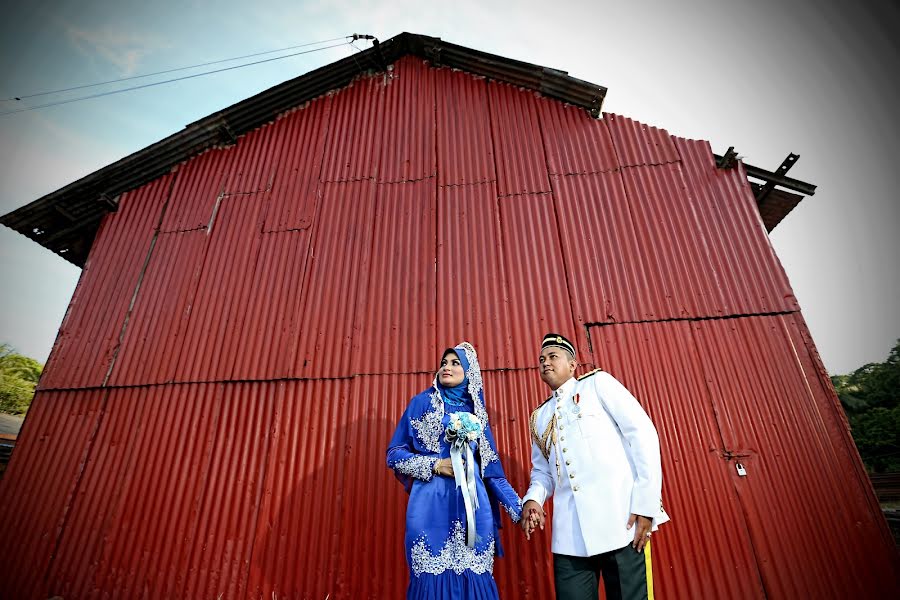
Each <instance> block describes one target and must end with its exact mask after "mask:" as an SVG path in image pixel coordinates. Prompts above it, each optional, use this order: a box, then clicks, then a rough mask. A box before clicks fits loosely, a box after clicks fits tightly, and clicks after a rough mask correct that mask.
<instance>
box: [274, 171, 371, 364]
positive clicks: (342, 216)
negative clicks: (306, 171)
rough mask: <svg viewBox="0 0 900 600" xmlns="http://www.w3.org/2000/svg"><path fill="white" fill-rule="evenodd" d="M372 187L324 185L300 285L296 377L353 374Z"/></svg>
mask: <svg viewBox="0 0 900 600" xmlns="http://www.w3.org/2000/svg"><path fill="white" fill-rule="evenodd" d="M375 188H376V184H375V182H374V181H372V180H367V181H353V182H343V183H327V184H325V185H324V187H323V195H322V200H321V208H320V210H319V211H318V216H317V217H316V224H315V226H314V232H313V241H312V247H311V249H310V257H309V265H308V266H307V275H306V277H307V279H306V282H305V283H304V286H303V287H304V300H303V312H302V314H301V316H300V330H299V335H298V341H297V344H298V346H297V359H296V362H295V364H294V368H293V371H292V373H291V374H292V376H294V377H339V376H346V375H349V374H350V373H351V352H352V349H353V336H354V333H355V331H356V319H355V315H356V314H357V310H358V306H357V301H358V298H359V286H360V282H361V281H362V276H363V274H364V273H366V272H367V271H368V269H369V263H370V261H371V245H372V241H371V240H372V221H373V218H374V215H375Z"/></svg>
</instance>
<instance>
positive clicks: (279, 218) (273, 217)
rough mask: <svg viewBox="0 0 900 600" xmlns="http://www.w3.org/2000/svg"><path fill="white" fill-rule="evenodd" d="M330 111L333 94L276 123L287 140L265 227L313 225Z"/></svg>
mask: <svg viewBox="0 0 900 600" xmlns="http://www.w3.org/2000/svg"><path fill="white" fill-rule="evenodd" d="M330 115H331V96H326V97H324V98H319V99H317V100H313V101H312V102H310V103H309V104H308V105H306V106H304V107H302V108H300V109H298V110H295V111H293V112H291V113H288V114H287V115H286V116H285V117H284V118H282V119H280V120H278V121H277V122H276V123H275V125H273V129H276V130H278V129H280V130H283V135H284V136H285V142H284V144H283V146H282V148H281V156H280V158H279V161H278V165H277V169H276V172H275V181H274V182H273V185H272V191H271V193H270V194H269V195H268V197H267V199H266V222H265V225H264V226H263V231H266V232H269V231H287V230H294V229H308V228H309V227H310V226H311V225H312V220H313V216H314V214H315V209H316V197H317V194H316V192H317V190H318V187H319V175H320V174H321V172H322V160H323V154H324V152H325V133H326V131H327V127H328V122H329V118H330Z"/></svg>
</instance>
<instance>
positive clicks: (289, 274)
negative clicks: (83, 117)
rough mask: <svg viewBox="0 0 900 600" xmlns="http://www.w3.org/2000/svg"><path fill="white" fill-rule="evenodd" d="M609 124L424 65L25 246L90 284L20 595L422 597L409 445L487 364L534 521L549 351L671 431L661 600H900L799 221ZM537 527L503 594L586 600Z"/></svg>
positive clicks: (74, 329) (512, 552) (41, 402)
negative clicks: (560, 572)
mask: <svg viewBox="0 0 900 600" xmlns="http://www.w3.org/2000/svg"><path fill="white" fill-rule="evenodd" d="M361 67H362V68H365V69H367V70H366V71H365V72H361V71H360V69H361ZM604 93H605V90H604V89H603V88H601V87H599V86H596V85H592V84H589V83H587V82H583V81H579V80H577V79H574V78H572V77H569V76H568V75H567V74H565V73H564V72H561V71H556V70H553V69H546V68H542V67H537V66H534V65H529V64H526V63H520V62H517V61H513V60H510V59H505V58H501V57H496V56H491V55H487V54H484V53H481V52H478V51H475V50H471V49H467V48H462V47H459V46H455V45H453V44H448V43H445V42H442V41H441V40H438V39H435V38H428V37H425V36H418V35H411V34H402V35H400V36H398V37H396V38H393V39H391V40H389V41H387V42H385V43H383V44H380V45H378V46H376V47H375V48H373V49H371V50H367V51H366V52H365V53H363V54H362V55H357V56H356V57H354V58H352V59H346V60H343V61H340V62H338V63H334V64H332V65H329V66H327V67H323V68H322V69H319V70H317V71H314V72H312V73H309V74H307V75H304V76H302V77H299V78H297V79H295V80H292V81H290V82H287V83H285V84H282V85H281V86H278V87H276V88H273V89H271V90H268V91H267V92H263V93H262V94H259V95H258V96H255V97H253V98H250V99H248V100H246V101H244V102H242V103H239V104H238V105H235V106H233V107H230V108H228V109H226V110H224V111H222V112H220V113H216V114H215V115H211V116H210V117H207V118H206V119H204V120H202V121H199V122H197V123H195V124H193V125H191V126H189V127H188V128H186V129H185V130H184V131H182V132H179V133H178V134H175V135H173V136H172V137H170V138H168V139H166V140H163V141H161V142H159V143H158V144H155V145H154V146H151V147H149V148H147V149H145V150H142V151H140V152H138V153H136V154H134V155H132V156H130V157H127V158H126V159H123V160H122V161H119V162H118V163H115V164H113V165H110V166H109V167H106V168H105V169H102V170H101V171H98V172H97V173H94V174H92V175H90V176H88V177H86V178H84V179H83V180H81V181H79V182H76V183H74V184H72V185H70V186H68V187H66V188H63V189H62V190H59V191H57V192H54V193H53V194H50V195H48V196H47V197H45V198H42V199H40V200H38V201H36V202H34V203H32V204H30V205H28V206H26V207H23V208H22V209H19V210H18V211H16V212H14V213H11V214H9V215H7V216H5V217H3V222H4V223H5V224H7V225H8V226H10V227H13V228H14V229H16V230H18V231H21V232H23V233H25V234H26V235H29V237H32V238H33V239H35V240H36V241H38V242H39V243H41V244H43V245H45V246H46V247H48V248H50V249H52V250H53V251H55V252H58V253H60V254H61V255H62V256H64V257H66V258H67V259H68V260H71V261H73V262H75V263H76V264H81V265H83V266H84V270H83V273H82V276H81V279H80V281H79V283H78V287H77V289H76V291H75V294H74V296H73V298H72V301H71V305H70V307H69V310H68V313H67V315H66V317H65V320H64V322H63V324H62V327H61V328H60V332H59V336H58V338H57V340H56V344H55V346H54V348H53V352H52V354H51V357H50V360H49V362H48V364H47V367H46V369H45V371H44V376H43V378H42V380H41V383H40V388H39V391H38V393H37V396H36V397H35V399H34V402H33V404H32V408H31V411H30V413H29V415H28V418H27V420H26V422H25V424H24V427H23V430H22V432H21V435H20V437H19V445H18V446H17V449H16V451H15V454H14V455H13V458H12V461H11V463H10V465H9V469H8V470H7V472H6V474H5V476H4V478H3V481H2V485H0V511H2V514H4V515H6V517H5V518H4V519H3V521H2V523H0V538H2V539H3V540H5V543H4V544H2V545H0V586H2V588H0V589H2V592H0V595H2V597H4V598H41V599H43V598H47V597H48V596H53V595H59V596H62V597H63V598H65V599H67V600H69V599H72V598H101V597H102V598H106V597H119V598H132V597H141V598H191V599H193V598H209V599H218V598H222V599H230V598H254V599H261V598H265V599H270V598H278V599H285V598H317V599H322V598H326V597H329V598H332V599H335V598H398V597H402V595H403V592H404V589H405V585H406V565H405V562H404V558H403V520H404V511H405V505H406V497H405V494H404V493H403V490H402V488H401V486H400V485H398V484H397V483H396V481H394V478H393V477H391V475H390V473H389V471H388V470H387V469H386V467H385V465H384V451H385V447H386V444H387V441H388V439H389V437H390V434H391V432H392V429H393V425H394V423H395V421H396V419H397V418H398V417H399V415H400V414H401V412H402V410H403V409H404V407H405V404H406V402H407V400H408V398H409V397H410V396H411V395H413V394H414V393H416V392H417V391H419V390H421V389H423V388H425V387H426V386H427V385H428V384H429V383H430V381H431V373H432V370H433V369H434V368H435V366H436V361H437V358H438V355H437V353H438V352H439V351H440V349H441V348H443V347H445V346H447V345H449V344H452V343H455V342H458V341H460V340H463V339H466V340H469V341H471V342H473V343H474V344H475V346H476V347H477V348H478V350H479V354H480V357H481V363H482V365H483V367H484V368H485V369H486V372H485V381H486V394H487V400H488V409H489V412H490V417H491V420H492V424H493V427H494V430H495V432H496V435H497V441H498V444H499V448H500V451H501V454H502V458H503V460H504V465H505V468H506V471H507V474H508V475H509V477H510V480H511V483H512V484H513V485H514V486H515V487H516V488H517V489H518V490H519V491H520V492H522V493H523V492H524V490H525V487H526V486H527V478H528V469H529V456H530V452H529V436H528V431H527V417H528V415H529V413H530V411H531V409H532V408H533V407H534V406H536V405H537V404H538V403H540V402H541V401H542V400H543V398H544V397H545V396H546V389H545V388H544V386H543V384H542V383H541V381H540V380H539V378H538V375H537V371H536V368H535V356H536V345H537V344H538V341H539V339H540V336H541V335H542V334H543V333H545V332H546V331H548V330H554V331H560V332H562V333H564V334H566V335H568V336H570V337H571V339H573V340H576V342H577V346H578V351H579V353H580V355H581V356H582V357H583V358H582V361H583V362H585V363H587V364H586V365H585V366H586V367H593V366H601V367H603V368H604V369H606V370H608V371H610V372H612V373H613V374H614V375H616V376H617V377H618V378H619V379H620V380H621V381H623V382H624V383H625V384H626V385H627V386H628V387H629V388H630V389H631V390H632V391H633V392H634V393H635V395H636V396H637V397H638V398H639V399H640V401H641V402H642V404H643V406H644V407H645V408H646V410H647V411H648V413H649V414H650V415H651V417H652V418H653V420H654V422H655V423H656V425H657V427H658V429H659V432H660V437H661V442H662V448H663V468H664V476H665V482H664V488H663V497H664V501H665V503H666V507H667V510H668V511H669V513H670V514H671V516H672V522H671V524H669V525H666V526H665V527H664V528H663V530H662V532H661V533H660V534H659V536H658V537H654V553H653V561H654V562H653V565H654V579H655V587H656V592H657V596H658V597H660V598H692V599H693V598H709V599H718V598H847V597H859V598H864V597H874V596H875V595H876V594H878V595H881V594H885V595H887V596H893V595H896V592H897V590H898V581H897V574H896V571H895V568H896V551H895V549H894V545H893V542H892V540H891V537H890V533H889V531H888V528H887V527H886V524H885V521H884V519H883V517H882V515H881V512H880V509H879V506H878V503H877V501H876V498H875V496H874V494H873V492H872V488H871V486H870V484H869V482H868V479H867V477H866V473H865V471H864V469H863V466H862V463H861V461H860V459H859V456H858V454H857V452H856V450H855V447H854V445H853V442H852V440H851V438H850V435H849V431H848V426H847V421H846V419H845V417H844V415H843V412H842V410H841V408H840V405H839V403H838V401H837V399H836V397H835V394H834V391H833V389H832V387H831V385H830V383H829V380H828V377H827V375H826V372H825V370H824V368H823V366H822V362H821V360H820V359H819V356H818V354H817V353H816V349H815V346H814V344H813V341H812V340H811V338H810V335H809V331H808V329H807V327H806V324H805V323H804V321H803V318H802V316H801V314H800V311H799V307H798V305H797V302H796V300H795V298H794V295H793V293H792V291H791V288H790V285H789V283H788V281H787V278H786V276H785V273H784V270H783V269H782V267H781V265H780V263H779V261H778V258H777V257H776V256H775V253H774V252H773V250H772V246H771V244H770V242H769V240H768V237H767V228H769V229H770V228H771V227H774V225H775V224H776V223H777V220H778V219H780V218H781V217H783V216H784V214H785V212H786V210H789V208H790V207H791V206H793V204H796V202H797V201H799V196H796V195H793V194H791V193H789V192H785V191H783V190H781V189H777V190H774V191H775V192H776V193H774V194H771V195H770V196H769V200H770V202H775V203H780V204H776V205H764V204H760V205H758V203H757V200H756V198H755V193H754V192H755V191H759V190H760V189H762V188H760V186H757V187H756V188H754V187H752V186H751V183H750V182H749V180H748V172H750V171H751V169H753V172H754V173H756V175H757V176H759V174H760V173H763V174H764V173H765V172H763V171H761V170H759V169H755V168H751V167H745V165H742V164H740V163H739V162H737V163H733V164H731V165H727V164H726V163H727V162H728V160H727V159H721V158H720V159H718V160H717V157H715V156H714V155H713V153H712V151H711V149H710V147H709V144H708V143H706V142H702V141H692V140H686V139H682V138H678V137H674V136H671V135H669V133H667V132H666V131H665V130H663V129H658V128H655V127H650V126H646V125H643V124H641V123H637V122H635V121H633V120H631V119H628V118H625V117H621V116H617V115H612V114H601V113H600V105H601V102H602V99H603V95H604ZM768 176H769V179H765V175H764V176H763V179H764V184H765V182H766V181H768V186H767V188H768V190H769V191H772V189H771V188H772V187H773V185H774V184H776V183H777V184H779V185H781V186H787V187H788V188H791V187H793V189H795V190H801V191H802V190H803V189H806V190H807V192H806V193H811V189H812V187H811V186H808V185H807V184H802V182H797V181H795V180H791V179H788V178H787V177H784V176H783V174H781V175H779V174H778V173H770V174H768ZM805 185H807V187H806V188H804V186H805ZM765 187H766V186H765V185H763V188H765ZM763 191H764V190H763ZM764 195H765V194H760V196H764ZM773 206H774V208H773ZM785 206H787V208H784V207H785ZM779 207H781V208H780V209H779ZM761 214H763V215H766V218H765V221H764V219H763V217H762V216H761ZM737 463H740V464H741V465H742V466H743V467H744V468H745V469H746V473H747V475H746V476H745V477H741V476H739V475H738V473H737V470H736V464H737ZM506 523H507V527H505V529H504V530H503V544H504V545H505V547H506V548H507V555H506V557H505V558H503V559H501V560H499V561H498V562H497V565H496V569H495V575H496V578H497V580H498V583H499V585H500V588H501V593H502V595H503V596H504V597H506V598H550V597H552V575H551V570H550V553H549V535H547V534H543V535H539V536H538V537H537V539H536V541H533V542H532V543H530V544H529V543H527V542H526V541H525V539H524V537H523V536H522V535H521V532H519V531H518V530H517V529H516V528H514V527H510V526H509V525H508V521H506Z"/></svg>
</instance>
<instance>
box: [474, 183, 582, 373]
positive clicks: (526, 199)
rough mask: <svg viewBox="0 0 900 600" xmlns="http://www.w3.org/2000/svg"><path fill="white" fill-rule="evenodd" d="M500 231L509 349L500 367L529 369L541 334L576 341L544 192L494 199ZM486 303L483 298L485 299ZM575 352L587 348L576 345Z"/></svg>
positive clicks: (548, 199)
mask: <svg viewBox="0 0 900 600" xmlns="http://www.w3.org/2000/svg"><path fill="white" fill-rule="evenodd" d="M500 233H501V235H502V238H501V239H502V249H503V259H504V264H505V267H506V269H505V270H506V272H507V273H509V279H508V283H507V296H506V298H507V303H508V306H509V319H510V323H511V324H514V325H513V326H512V327H510V336H511V338H512V339H511V342H512V346H511V352H510V353H509V354H507V356H506V357H504V361H503V365H504V366H505V367H515V368H523V367H533V366H535V364H536V359H537V355H538V354H539V353H540V350H539V348H540V340H541V339H543V336H544V335H545V334H546V333H547V332H551V331H552V332H555V333H561V334H562V335H564V336H566V337H567V338H569V339H571V340H576V339H578V340H579V341H582V340H581V339H579V338H580V337H581V336H578V335H577V334H578V330H577V329H576V327H575V323H574V322H573V320H572V310H571V302H570V301H569V289H568V285H567V281H566V271H567V265H566V261H565V257H564V255H563V253H562V248H561V247H560V242H559V235H558V233H557V227H556V214H555V213H554V210H553V196H552V195H550V194H522V195H518V196H508V197H505V198H501V199H500ZM488 301H489V300H488ZM578 350H579V351H580V352H579V353H584V352H585V351H586V350H587V345H586V344H581V343H579V344H578Z"/></svg>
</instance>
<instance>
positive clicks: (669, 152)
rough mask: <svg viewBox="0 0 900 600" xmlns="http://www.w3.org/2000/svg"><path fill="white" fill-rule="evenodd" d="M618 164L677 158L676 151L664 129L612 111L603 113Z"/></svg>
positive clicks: (663, 162) (664, 162)
mask: <svg viewBox="0 0 900 600" xmlns="http://www.w3.org/2000/svg"><path fill="white" fill-rule="evenodd" d="M603 121H604V122H605V123H606V126H607V127H609V132H610V134H611V135H612V140H613V144H614V145H615V148H616V155H617V156H618V159H619V164H620V165H622V166H623V167H636V166H641V165H663V164H666V163H671V162H678V151H677V150H676V149H675V144H673V143H672V138H671V137H670V136H669V133H668V132H667V131H666V130H665V129H660V128H659V127H652V126H650V125H644V124H643V123H639V122H638V121H635V120H633V119H629V118H628V117H622V116H619V115H615V114H612V113H607V114H605V115H603Z"/></svg>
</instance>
